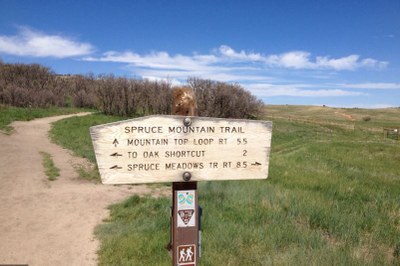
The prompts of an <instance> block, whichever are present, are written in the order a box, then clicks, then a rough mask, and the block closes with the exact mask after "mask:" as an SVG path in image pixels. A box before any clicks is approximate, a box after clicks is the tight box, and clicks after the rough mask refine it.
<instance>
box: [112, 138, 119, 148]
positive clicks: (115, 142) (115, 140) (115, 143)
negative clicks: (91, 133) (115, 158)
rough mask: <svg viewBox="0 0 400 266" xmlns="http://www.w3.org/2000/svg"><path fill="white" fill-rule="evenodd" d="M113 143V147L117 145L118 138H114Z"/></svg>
mask: <svg viewBox="0 0 400 266" xmlns="http://www.w3.org/2000/svg"><path fill="white" fill-rule="evenodd" d="M113 144H114V146H115V147H117V145H118V144H119V142H118V140H117V139H114V141H113Z"/></svg>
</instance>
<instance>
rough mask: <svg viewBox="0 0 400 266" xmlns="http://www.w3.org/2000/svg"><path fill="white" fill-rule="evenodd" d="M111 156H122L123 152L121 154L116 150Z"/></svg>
mask: <svg viewBox="0 0 400 266" xmlns="http://www.w3.org/2000/svg"><path fill="white" fill-rule="evenodd" d="M110 156H113V157H119V156H122V154H119V153H118V152H114V153H113V154H110Z"/></svg>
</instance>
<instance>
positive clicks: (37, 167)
mask: <svg viewBox="0 0 400 266" xmlns="http://www.w3.org/2000/svg"><path fill="white" fill-rule="evenodd" d="M79 115H87V113H82V114H79ZM69 116H71V115H66V116H57V117H48V118H42V119H37V120H33V121H29V122H14V123H13V124H12V126H13V127H14V129H15V131H14V133H13V134H12V135H5V134H0V264H29V265H31V266H32V265H33V266H34V265H96V258H97V256H96V251H97V249H98V245H99V243H98V241H97V240H96V239H95V238H94V235H93V230H94V227H95V226H96V225H97V224H99V223H101V221H102V219H104V218H106V217H107V216H108V211H107V209H106V208H107V206H108V205H110V204H112V203H116V202H118V201H121V200H123V199H125V198H127V197H129V196H131V195H133V194H149V193H152V190H151V189H150V188H148V187H147V186H106V185H101V184H93V183H90V182H88V181H83V180H81V179H79V178H78V175H77V173H76V171H75V170H74V167H73V165H74V164H77V163H84V162H83V161H82V162H80V160H81V159H79V158H74V157H73V156H72V155H71V154H70V152H69V151H67V150H65V149H62V148H60V147H59V146H57V145H56V144H53V143H51V142H50V141H49V139H48V131H49V129H50V123H52V122H55V121H57V120H59V119H62V118H66V117H69ZM40 151H44V152H47V153H49V154H51V155H52V157H53V160H54V163H55V165H56V166H57V167H58V168H60V170H61V171H60V176H59V177H58V179H57V180H56V181H49V180H48V179H47V177H46V175H45V174H44V169H43V166H42V157H41V155H40V154H39V152H40Z"/></svg>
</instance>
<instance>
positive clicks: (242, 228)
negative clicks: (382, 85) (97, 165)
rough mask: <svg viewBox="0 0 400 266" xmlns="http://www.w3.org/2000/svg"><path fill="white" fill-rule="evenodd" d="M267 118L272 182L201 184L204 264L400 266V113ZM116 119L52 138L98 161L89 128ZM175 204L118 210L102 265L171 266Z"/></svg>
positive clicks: (98, 118) (87, 122) (273, 113)
mask: <svg viewBox="0 0 400 266" xmlns="http://www.w3.org/2000/svg"><path fill="white" fill-rule="evenodd" d="M266 111H267V112H266V113H267V116H266V117H265V119H266V120H273V122H274V125H273V137H272V153H271V161H270V173H269V178H268V179H266V180H257V181H218V182H201V183H199V202H200V205H202V206H203V221H202V227H203V243H202V245H203V253H202V255H203V256H202V258H201V259H200V265H399V264H400V207H399V206H400V204H399V203H400V141H396V140H392V139H388V138H384V137H383V133H382V128H383V127H386V126H390V127H392V126H393V127H394V126H397V127H399V126H400V109H384V110H365V109H335V108H328V107H304V106H268V107H267V108H266ZM367 116H368V117H370V119H365V117H367ZM117 119H120V118H110V117H106V116H102V115H94V116H88V117H79V118H73V119H68V120H64V121H60V122H58V123H56V124H55V126H54V129H53V138H55V139H64V140H63V142H64V144H65V145H67V144H68V145H67V147H69V148H70V149H74V150H75V152H76V153H77V154H80V155H81V156H84V157H86V158H89V159H91V160H92V161H93V159H94V156H93V151H92V147H91V142H90V138H89V136H88V134H89V133H88V128H89V126H91V125H95V124H101V123H106V122H111V121H115V120H117ZM68 121H69V122H68ZM61 126H62V127H63V128H62V129H61V130H60V131H58V133H57V130H58V128H59V127H61ZM75 131H79V133H76V134H78V135H74V134H75ZM60 132H68V134H63V135H62V134H61V133H60ZM60 142H61V141H60ZM71 142H76V143H74V144H72V143H71ZM170 205H171V202H170V199H169V198H150V197H138V196H133V197H131V198H130V199H128V200H127V201H126V202H123V203H120V204H116V205H113V206H111V207H110V210H111V215H110V218H109V219H107V220H106V221H104V223H103V224H101V225H99V226H98V227H97V229H96V235H97V236H98V238H99V239H100V241H101V249H100V251H99V264H100V265H170V264H171V259H170V256H169V254H168V253H167V251H166V250H165V246H166V244H167V243H168V238H169V207H170Z"/></svg>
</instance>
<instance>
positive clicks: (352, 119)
mask: <svg viewBox="0 0 400 266" xmlns="http://www.w3.org/2000/svg"><path fill="white" fill-rule="evenodd" d="M335 114H337V115H340V116H342V117H344V118H346V119H347V120H350V121H354V118H353V116H352V115H349V114H346V113H340V112H335Z"/></svg>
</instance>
